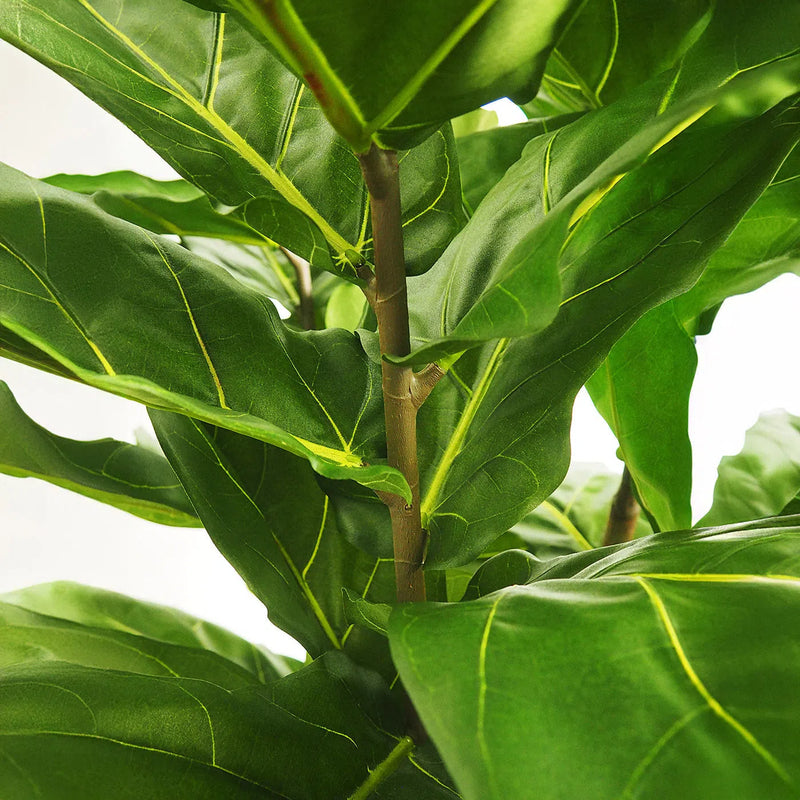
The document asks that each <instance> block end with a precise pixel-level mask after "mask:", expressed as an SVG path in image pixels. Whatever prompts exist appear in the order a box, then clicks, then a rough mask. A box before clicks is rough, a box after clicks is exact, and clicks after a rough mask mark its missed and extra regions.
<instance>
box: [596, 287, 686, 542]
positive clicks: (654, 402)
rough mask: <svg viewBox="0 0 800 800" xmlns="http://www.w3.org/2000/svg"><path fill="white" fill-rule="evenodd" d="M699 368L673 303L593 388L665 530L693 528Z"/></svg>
mask: <svg viewBox="0 0 800 800" xmlns="http://www.w3.org/2000/svg"><path fill="white" fill-rule="evenodd" d="M696 368H697V353H696V352H695V348H694V342H693V341H692V339H691V337H690V336H689V335H688V334H687V333H686V331H685V330H684V328H683V327H682V326H681V324H680V322H679V321H678V319H677V317H676V315H675V310H674V307H673V304H672V303H664V304H663V305H661V306H658V307H657V308H654V309H653V310H652V311H650V312H648V313H647V314H645V316H644V317H642V318H641V319H640V320H639V321H638V322H637V323H636V325H634V326H633V327H632V328H631V329H630V330H629V331H628V332H627V333H626V334H625V336H623V337H622V338H621V339H620V340H619V341H618V342H617V343H616V344H615V345H614V346H613V347H612V348H611V352H610V353H609V354H608V356H607V357H606V359H605V361H604V362H603V365H602V366H601V367H600V369H599V370H597V372H595V374H594V375H593V376H592V377H591V378H590V380H589V382H588V383H587V388H588V390H589V394H590V395H591V397H592V400H593V401H594V404H595V406H596V407H597V409H598V411H600V413H601V414H602V415H603V417H604V418H605V420H606V422H607V423H608V425H609V427H610V428H611V430H612V431H613V432H614V435H615V436H616V437H617V441H618V442H619V447H620V454H621V457H622V459H623V461H624V462H625V464H626V466H627V467H628V469H629V471H630V473H631V475H632V476H633V480H634V483H635V484H636V489H637V494H638V496H639V498H640V500H641V502H642V503H643V504H644V506H645V508H646V509H647V510H648V512H649V513H650V515H651V516H652V518H653V519H655V520H656V522H657V523H658V526H659V527H660V528H661V530H680V529H681V528H689V527H691V524H692V508H691V495H692V446H691V443H690V441H689V393H690V391H691V388H692V382H693V381H694V373H695V369H696ZM643 387H646V392H644V393H643ZM643 395H644V396H643Z"/></svg>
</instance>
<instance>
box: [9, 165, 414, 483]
mask: <svg viewBox="0 0 800 800" xmlns="http://www.w3.org/2000/svg"><path fill="white" fill-rule="evenodd" d="M2 175H3V181H4V193H3V197H2V199H0V274H2V282H3V287H2V288H0V299H2V304H1V305H0V324H1V325H2V326H4V327H5V328H7V329H8V330H10V331H11V332H12V333H14V334H16V335H17V336H19V337H21V338H22V339H24V340H25V341H26V342H28V343H30V344H31V345H33V346H34V347H36V348H38V349H39V350H41V351H43V352H44V353H46V354H47V355H48V356H50V358H52V359H54V360H55V361H57V362H58V363H59V364H61V365H62V366H63V367H65V368H66V369H67V370H69V371H70V372H71V373H72V374H74V375H75V376H76V377H79V378H80V379H81V380H83V381H84V382H86V383H88V384H90V385H93V386H97V387H99V388H103V389H107V390H109V391H113V392H116V393H117V394H122V395H124V396H126V397H130V398H132V399H136V400H139V401H141V402H146V403H149V404H150V405H154V406H160V407H165V408H170V409H174V410H176V411H181V412H183V413H187V414H193V415H194V416H196V417H198V418H200V419H205V420H207V421H214V422H218V423H219V424H221V425H223V426H229V427H231V428H233V429H235V430H239V431H242V432H245V433H247V434H249V435H253V436H256V437H260V438H262V439H264V440H266V441H271V442H273V443H275V444H277V445H279V446H281V447H285V448H288V449H290V450H292V451H293V452H295V453H298V454H302V455H303V456H305V457H308V458H309V459H310V460H311V461H312V462H313V463H314V465H315V467H316V468H317V469H319V470H320V471H321V472H325V473H327V474H328V475H330V476H331V477H351V476H352V477H354V478H355V479H356V480H360V479H363V480H365V481H366V482H367V483H369V484H372V485H374V486H375V487H376V488H381V487H383V488H385V489H387V490H389V491H399V492H400V493H403V492H405V491H407V489H404V480H403V478H402V476H400V475H399V474H398V473H397V472H395V471H394V470H390V469H389V468H388V467H382V466H378V465H375V466H363V465H362V457H361V455H360V454H361V453H363V454H364V455H366V454H367V453H369V455H370V456H372V455H373V454H374V453H375V452H376V451H378V452H379V449H380V447H381V446H382V445H381V438H382V434H381V431H380V428H379V419H378V418H377V414H378V413H379V410H378V409H379V407H380V405H379V404H380V399H379V396H378V392H379V388H378V387H379V383H378V378H377V369H376V366H375V365H374V364H372V362H370V360H369V359H368V358H367V357H366V355H365V353H364V351H363V350H362V349H361V346H360V345H359V342H358V340H357V339H356V338H355V337H354V336H352V335H351V334H348V333H345V332H343V331H326V332H319V333H298V332H296V331H293V330H290V329H289V328H287V327H285V326H284V325H283V324H282V323H281V322H280V320H279V319H278V314H277V311H276V310H275V308H274V307H273V305H272V303H271V302H270V301H269V300H268V299H267V298H266V297H264V296H263V295H260V294H258V293H256V292H254V291H252V290H248V289H247V288H246V287H244V286H243V285H242V284H241V283H240V282H237V281H234V280H233V279H232V278H230V277H229V276H228V275H227V274H226V273H225V272H224V271H223V270H222V269H220V268H218V267H215V266H214V265H212V264H210V263H209V262H206V261H204V260H203V259H200V258H197V257H195V256H192V254H191V253H189V252H188V251H187V250H186V249H184V248H182V247H179V246H178V245H174V244H172V243H171V242H168V241H165V240H164V239H161V238H159V237H156V236H154V235H151V234H149V233H148V232H146V231H144V230H142V229H140V228H138V227H135V226H133V225H130V224H128V223H125V222H122V221H119V220H116V219H115V218H113V217H110V216H108V215H106V214H105V213H104V212H102V211H100V210H99V209H97V207H96V206H94V205H93V203H92V202H91V201H90V200H88V199H86V198H83V197H82V196H80V195H73V194H70V193H67V192H65V191H64V190H61V189H56V188H53V187H50V186H47V185H46V184H43V183H40V182H37V181H34V180H32V179H30V178H28V177H26V176H24V175H22V174H21V173H18V172H16V171H14V170H11V169H9V168H4V169H3V170H2ZM112 253H113V257H110V255H109V254H112ZM100 265H102V272H100V271H98V267H99V266H100ZM87 287H89V288H88V290H87ZM234 320H235V323H234V324H235V326H236V328H237V329H238V332H236V331H235V330H234V329H232V328H231V323H232V322H233V321H234ZM10 355H12V356H13V355H14V354H13V353H10ZM339 370H343V371H345V372H346V373H347V375H348V380H349V381H351V382H352V381H358V382H359V383H360V384H361V388H360V390H359V393H358V395H355V394H354V393H352V392H348V393H347V394H346V395H345V394H342V393H340V392H339V390H338V379H337V377H336V375H337V373H338V371H339ZM263 386H268V387H270V391H269V392H268V393H264V392H262V391H260V387H263ZM376 407H377V408H376Z"/></svg>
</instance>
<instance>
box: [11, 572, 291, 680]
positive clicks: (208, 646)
mask: <svg viewBox="0 0 800 800" xmlns="http://www.w3.org/2000/svg"><path fill="white" fill-rule="evenodd" d="M0 601H2V602H3V603H4V604H10V605H13V606H20V607H22V608H24V609H27V610H28V611H30V612H34V613H35V614H40V615H46V616H47V617H56V618H58V619H59V620H66V621H68V622H71V623H76V624H77V625H80V626H84V628H83V632H82V631H81V629H79V628H77V627H76V626H75V625H72V626H70V625H67V626H65V627H64V630H69V631H71V632H72V634H71V635H72V636H73V637H74V638H75V639H76V641H83V639H81V636H83V638H84V639H92V638H94V639H97V637H98V636H100V635H101V634H100V633H99V631H97V630H95V629H98V628H101V629H103V630H104V631H116V632H119V633H122V634H125V636H123V637H121V638H120V641H127V642H131V641H134V640H133V638H132V637H131V635H133V636H138V637H144V640H145V644H148V643H149V645H148V646H153V647H156V644H155V643H157V642H164V643H167V644H170V645H177V646H178V647H181V648H194V649H196V650H202V651H203V652H207V653H216V654H217V655H219V656H222V658H224V659H227V661H230V662H232V663H234V664H237V665H238V666H240V667H242V668H244V669H245V670H247V671H248V672H249V673H252V674H253V675H255V676H256V678H258V680H259V681H260V682H261V683H267V682H268V681H271V680H277V679H278V678H282V677H283V676H284V675H288V674H289V672H291V671H292V669H293V666H292V664H293V663H296V662H293V660H292V659H287V658H285V657H283V656H279V655H276V654H275V653H271V652H270V651H269V650H267V649H265V648H262V647H256V646H255V645H252V644H250V642H246V641H245V640H244V639H241V638H239V637H238V636H236V635H235V634H233V633H231V632H230V631H227V630H225V629H224V628H220V627H219V626H217V625H213V624H212V623H210V622H206V621H205V620H202V619H197V618H196V617H192V616H190V615H189V614H184V613H183V612H182V611H177V610H176V609H174V608H168V607H167V606H159V605H154V604H153V603H145V602H143V601H141V600H134V599H133V598H131V597H126V596H125V595H121V594H117V593H116V592H109V591H106V590H104V589H94V588H91V587H88V586H81V585H79V584H77V583H69V582H66V581H59V582H57V583H44V584H40V585H38V586H31V587H29V588H27V589H20V590H18V591H15V592H7V593H6V594H3V595H0ZM51 623H52V624H53V625H55V622H53V621H52V620H49V621H48V624H51ZM42 624H44V623H42ZM86 626H88V629H90V630H89V631H88V632H86V630H87V629H86ZM85 632H86V633H85ZM84 633H85V635H84ZM102 637H103V639H104V641H105V642H106V643H105V644H101V645H100V647H99V649H98V648H94V649H92V650H91V652H94V651H96V652H97V653H98V656H101V655H103V654H107V651H108V649H109V648H110V644H108V642H109V641H110V640H111V638H112V637H106V635H105V634H102ZM167 650H168V652H173V650H177V648H171V649H170V648H167ZM76 652H80V650H78V651H76ZM87 652H90V651H87ZM154 652H155V650H154ZM53 657H55V656H53ZM59 658H61V659H63V653H60V654H59ZM79 663H81V664H83V665H84V666H97V667H100V666H102V665H101V664H100V663H94V664H91V663H89V662H88V661H85V660H81V661H80V662H79ZM106 666H107V667H108V666H109V665H106ZM172 667H173V669H176V665H175V664H172ZM109 668H110V667H109ZM125 669H130V667H129V666H126V667H125ZM154 674H159V675H161V674H163V672H157V673H154Z"/></svg>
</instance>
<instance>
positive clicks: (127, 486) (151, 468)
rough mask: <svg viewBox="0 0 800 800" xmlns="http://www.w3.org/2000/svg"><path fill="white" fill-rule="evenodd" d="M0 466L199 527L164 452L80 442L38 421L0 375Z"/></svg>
mask: <svg viewBox="0 0 800 800" xmlns="http://www.w3.org/2000/svg"><path fill="white" fill-rule="evenodd" d="M0 416H2V419H3V425H2V428H0V472H4V473H5V474H7V475H14V476H16V477H19V478H26V477H32V478H40V479H41V480H45V481H48V483H53V484H55V485H56V486H61V487H63V488H65V489H71V490H72V491H74V492H78V493H79V494H83V495H86V496H87V497H91V498H93V499H95V500H99V501H101V502H103V503H108V504H109V505H112V506H116V507H117V508H121V509H123V510H124V511H128V512H130V513H131V514H136V516H139V517H143V518H144V519H147V520H151V521H152V522H160V523H162V524H164V525H177V526H183V527H197V526H199V525H200V521H199V520H198V519H197V515H196V514H195V511H194V508H193V507H192V504H191V503H190V502H189V498H188V497H187V496H186V492H184V490H183V487H182V486H181V483H180V481H179V480H178V478H177V476H176V475H175V473H174V472H173V471H172V468H171V467H170V465H169V463H168V462H167V461H166V459H165V458H164V457H163V456H160V455H158V454H157V453H154V452H152V451H151V450H148V449H146V448H144V447H140V446H137V445H132V444H128V443H126V442H118V441H115V440H113V439H102V440H99V441H94V442H82V441H76V440H73V439H65V438H64V437H63V436H56V435H55V434H53V433H50V432H49V431H47V430H46V429H45V428H43V427H41V426H40V425H37V424H36V423H35V422H34V421H33V420H32V419H31V418H30V417H29V416H28V415H27V414H25V412H24V411H23V410H22V409H21V408H20V407H19V405H18V404H17V402H16V400H15V399H14V396H13V395H12V394H11V390H10V389H9V388H8V386H7V385H6V384H5V383H3V382H2V381H0Z"/></svg>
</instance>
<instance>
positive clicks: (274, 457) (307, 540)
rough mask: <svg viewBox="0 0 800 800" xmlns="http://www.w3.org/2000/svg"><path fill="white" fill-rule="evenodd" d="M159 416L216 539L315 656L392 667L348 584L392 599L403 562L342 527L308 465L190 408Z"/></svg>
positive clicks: (366, 595)
mask: <svg viewBox="0 0 800 800" xmlns="http://www.w3.org/2000/svg"><path fill="white" fill-rule="evenodd" d="M150 416H151V419H152V421H153V425H154V427H155V430H156V434H157V435H158V437H159V440H160V442H161V445H162V447H163V448H164V452H165V453H166V454H167V457H168V458H169V459H170V462H171V463H172V466H173V468H174V469H175V471H176V472H177V473H178V476H179V477H180V479H181V481H182V482H183V484H184V486H185V488H186V491H187V493H188V494H189V497H190V498H192V500H193V502H194V503H195V504H196V508H197V510H198V514H199V515H200V518H201V519H202V520H203V522H204V524H205V526H206V529H207V530H208V532H209V535H210V536H211V538H212V540H213V541H214V544H216V546H217V547H218V548H219V550H220V551H221V552H222V554H223V555H224V556H225V558H227V559H228V561H230V562H231V564H232V565H233V566H234V567H235V569H236V570H237V572H239V574H240V575H241V576H242V577H243V578H244V579H245V582H246V583H247V584H248V586H249V587H250V589H251V591H252V592H253V593H254V594H255V595H256V597H258V598H259V599H260V600H261V601H262V602H263V603H264V605H265V606H266V607H267V610H268V611H269V615H270V619H271V620H272V622H274V623H275V624H276V625H278V626H279V627H281V628H283V629H284V630H285V631H286V632H287V633H289V634H290V635H291V636H293V637H294V638H296V639H297V640H298V641H299V642H300V643H301V644H302V645H303V647H305V648H306V650H308V652H309V653H310V654H311V655H312V656H317V655H319V654H320V653H323V652H325V651H326V650H330V649H336V650H340V649H344V650H345V651H346V652H347V653H349V654H351V655H352V656H353V657H354V658H356V659H363V660H367V661H369V662H370V663H371V664H372V665H373V668H378V667H382V668H384V669H385V670H386V671H391V670H392V666H391V662H390V661H389V658H388V652H386V649H385V646H384V645H383V644H382V643H381V642H379V641H377V642H376V639H375V635H374V634H372V633H369V632H367V631H364V630H363V629H362V628H354V627H353V626H352V625H351V624H350V622H349V620H348V619H347V617H346V615H345V610H344V602H343V600H342V589H341V587H346V588H348V589H350V590H351V591H353V592H354V593H355V594H356V595H357V596H359V597H361V598H362V599H365V600H369V601H370V602H376V603H389V602H393V600H394V592H395V588H394V564H393V562H392V560H391V558H377V557H372V556H368V555H366V554H365V553H362V552H361V551H359V550H356V549H355V548H354V547H352V546H351V545H350V544H349V543H348V542H347V541H345V540H344V539H343V538H342V537H341V536H340V534H339V532H338V530H337V527H336V522H335V520H334V517H333V514H332V513H331V511H330V509H329V502H328V498H327V497H326V496H325V494H323V492H322V490H321V489H320V488H319V487H318V485H317V483H316V481H315V479H314V473H313V472H312V471H311V470H310V469H309V467H308V465H307V464H305V463H304V462H303V461H302V460H301V459H298V458H295V457H294V456H292V455H290V454H289V453H286V452H284V451H282V450H278V449H277V448H274V447H270V446H267V445H264V444H263V443H261V442H257V441H255V440H254V439H250V438H247V437H244V436H239V435H236V434H233V433H230V432H228V431H225V430H223V429H220V428H213V427H212V426H208V425H203V424H202V423H199V422H196V421H195V420H191V419H188V418H186V417H180V416H178V415H175V414H168V413H165V412H159V411H151V412H150ZM381 651H382V656H381ZM365 654H369V657H368V658H367V656H366V655H365Z"/></svg>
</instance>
